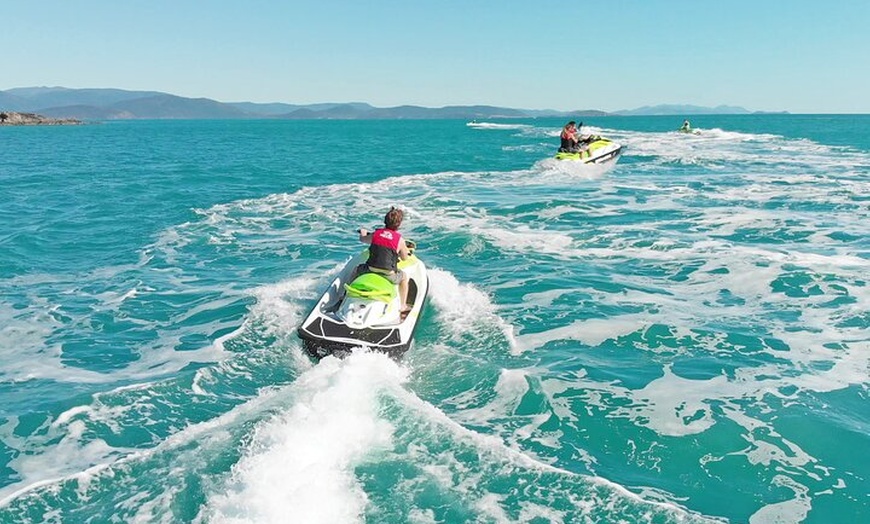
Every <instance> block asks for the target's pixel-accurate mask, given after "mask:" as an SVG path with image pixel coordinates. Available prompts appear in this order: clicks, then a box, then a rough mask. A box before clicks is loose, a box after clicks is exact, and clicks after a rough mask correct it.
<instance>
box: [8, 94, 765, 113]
mask: <svg viewBox="0 0 870 524" xmlns="http://www.w3.org/2000/svg"><path fill="white" fill-rule="evenodd" d="M0 111H18V112H30V113H38V114H40V115H45V116H49V117H53V118H76V119H80V120H126V119H194V120H196V119H257V118H274V119H295V120H303V119H305V120H310V119H334V120H377V119H384V120H386V119H448V118H452V119H467V120H474V119H477V120H481V119H491V118H539V117H540V118H543V117H563V118H571V117H588V116H611V115H616V116H620V115H699V114H749V113H750V111H747V110H746V109H743V108H742V107H733V106H718V107H714V108H710V107H699V106H685V105H660V106H654V107H641V108H638V109H633V110H630V111H616V112H614V113H607V112H605V111H597V110H593V109H587V110H577V111H556V110H549V109H542V110H530V109H511V108H507V107H494V106H486V105H474V106H446V107H440V108H431V107H420V106H397V107H373V106H371V105H369V104H366V103H360V102H352V103H321V104H308V105H295V104H284V103H278V102H276V103H269V104H259V103H254V102H218V101H216V100H211V99H209V98H185V97H181V96H176V95H171V94H169V93H161V92H159V91H126V90H123V89H108V88H107V89H69V88H65V87H19V88H14V89H8V90H6V91H0Z"/></svg>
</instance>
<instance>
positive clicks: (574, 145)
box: [559, 120, 580, 153]
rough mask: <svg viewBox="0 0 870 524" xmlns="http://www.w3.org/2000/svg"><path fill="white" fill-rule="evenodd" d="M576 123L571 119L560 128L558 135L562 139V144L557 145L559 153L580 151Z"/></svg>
mask: <svg viewBox="0 0 870 524" xmlns="http://www.w3.org/2000/svg"><path fill="white" fill-rule="evenodd" d="M577 134H578V131H577V123H576V122H574V121H573V120H571V121H570V122H568V123H567V124H565V127H563V128H562V133H561V134H560V135H559V137H560V138H561V139H562V145H560V146H559V152H560V153H577V152H579V151H580V138H579V137H578V136H577Z"/></svg>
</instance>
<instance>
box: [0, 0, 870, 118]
mask: <svg viewBox="0 0 870 524" xmlns="http://www.w3.org/2000/svg"><path fill="white" fill-rule="evenodd" d="M0 21H2V27H0V56H2V59H0V90H6V89H10V88H13V87H30V86H64V87H74V88H84V87H114V88H121V89H131V90H152V91H163V92H167V93H172V94H176V95H180V96H187V97H207V98H212V99H215V100H219V101H222V102H240V101H252V102H286V103H292V104H311V103H318V102H368V103H370V104H372V105H374V106H377V107H391V106H397V105H405V104H411V105H421V106H426V107H442V106H446V105H471V104H486V105H495V106H505V107H514V108H523V109H558V110H574V109H601V110H605V111H615V110H619V109H634V108H636V107H640V106H644V105H658V104H694V105H701V106H716V105H720V104H726V105H736V106H742V107H745V108H747V109H749V110H763V111H779V110H784V111H789V112H792V113H870V0H829V1H828V2H809V1H807V0H751V1H750V0H727V1H713V0H670V1H665V0H606V1H596V2H593V1H587V0H574V1H561V2H555V1H547V0H501V1H496V0H429V1H425V2H424V1H418V0H286V1H282V0H232V1H229V0H226V1H225V0H212V1H187V0H3V1H2V3H0Z"/></svg>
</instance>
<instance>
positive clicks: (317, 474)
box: [206, 353, 406, 524]
mask: <svg viewBox="0 0 870 524" xmlns="http://www.w3.org/2000/svg"><path fill="white" fill-rule="evenodd" d="M405 380H406V371H405V370H404V369H403V368H401V367H400V366H398V365H396V364H395V362H393V361H391V360H389V359H388V358H387V357H385V356H383V355H377V354H365V353H361V354H355V355H352V356H351V357H349V358H348V359H347V360H346V361H343V362H342V361H338V360H336V359H334V358H331V357H330V358H326V359H324V360H323V361H321V363H320V364H319V365H318V366H316V367H314V368H313V369H311V370H310V371H308V372H307V373H305V374H303V375H302V376H300V377H299V380H298V381H296V382H295V383H294V384H293V385H292V389H293V390H294V393H295V395H294V399H293V405H292V406H290V407H289V408H288V409H287V410H286V411H285V412H283V413H281V414H280V415H278V416H276V417H274V418H273V419H271V420H268V421H266V422H264V423H261V424H260V425H259V426H258V427H257V429H256V431H255V432H254V434H253V436H252V439H251V442H250V444H249V445H248V446H247V452H246V454H245V456H244V457H243V458H242V459H241V460H240V461H239V462H238V463H237V464H236V465H235V466H234V467H233V474H232V480H231V482H230V484H229V485H228V486H227V491H226V493H225V494H221V495H215V496H214V497H212V499H211V500H210V501H209V504H208V506H209V509H208V510H207V512H206V513H208V514H210V518H209V519H208V520H209V521H210V522H232V523H245V522H251V523H283V522H288V519H289V521H293V522H306V523H312V524H314V523H318V522H323V523H330V524H331V523H335V522H342V523H351V522H362V518H363V513H364V510H365V507H366V494H365V491H364V490H363V488H362V486H360V484H359V481H358V479H357V478H356V477H355V475H354V467H355V466H357V465H358V464H359V463H360V462H361V461H364V460H365V459H366V457H367V456H370V455H376V454H377V453H378V452H379V450H385V449H389V447H390V445H391V434H392V431H393V428H392V427H391V425H390V424H389V423H388V422H387V421H385V420H384V419H382V418H380V417H379V416H378V408H379V402H378V398H379V396H380V395H381V394H382V393H383V392H384V390H394V389H395V388H397V387H399V386H400V384H402V382H404V381H405Z"/></svg>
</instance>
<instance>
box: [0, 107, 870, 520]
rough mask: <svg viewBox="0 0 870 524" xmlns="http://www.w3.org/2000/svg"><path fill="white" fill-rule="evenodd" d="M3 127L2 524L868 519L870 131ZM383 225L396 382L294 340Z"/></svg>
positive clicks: (803, 126)
mask: <svg viewBox="0 0 870 524" xmlns="http://www.w3.org/2000/svg"><path fill="white" fill-rule="evenodd" d="M681 122H682V118H672V117H667V118H666V117H625V118H614V117H611V118H598V119H588V121H587V122H586V127H585V128H584V131H585V132H597V133H600V134H603V135H606V136H608V137H610V138H613V139H615V140H616V141H618V142H620V143H622V144H624V145H625V146H626V147H627V149H626V153H625V155H624V156H623V157H622V158H621V159H620V161H619V163H618V164H617V165H616V166H611V167H610V168H602V167H598V166H595V167H590V166H578V165H576V164H572V163H564V162H563V163H560V162H557V161H555V160H552V159H551V158H550V156H551V155H552V154H553V153H554V149H555V147H556V143H557V141H558V131H559V129H560V127H561V125H562V124H563V122H561V121H555V120H524V121H501V120H499V121H493V122H482V123H480V125H478V126H476V127H469V126H467V125H466V123H465V122H464V121H360V122H352V121H351V122H344V121H310V122H304V121H288V122H280V121H241V122H237V121H232V122H229V121H227V122H223V121H217V122H215V121H135V122H105V123H98V124H93V125H85V126H75V127H54V126H52V127H25V128H0V148H2V151H3V153H4V154H3V155H2V156H3V160H2V162H0V522H3V523H14V522H23V523H30V522H52V523H55V522H56V523H78V522H89V523H104V522H124V523H127V522H142V523H152V522H163V523H178V522H181V523H183V522H195V523H248V522H250V523H272V522H275V523H277V522H282V523H283V522H294V523H295V522H299V523H354V522H371V523H406V522H410V523H420V524H427V523H441V522H443V523H466V522H473V523H533V524H542V523H581V522H590V523H595V522H601V523H614V522H622V523H634V522H655V523H671V522H679V523H689V522H749V523H753V524H758V523H774V522H776V523H780V522H801V523H840V522H843V523H846V522H866V521H868V519H870V500H868V493H870V478H868V477H870V454H868V451H867V450H868V449H870V409H868V386H870V378H868V375H870V307H868V306H870V240H868V239H870V116H867V115H862V116H848V115H836V116H824V115H820V116H797V115H752V116H705V117H695V118H692V124H693V126H694V127H696V128H699V129H700V130H701V133H700V134H698V135H683V134H679V133H676V132H674V130H675V129H676V128H677V127H679V125H680V123H681ZM390 205H401V206H403V207H404V208H405V209H406V211H407V214H406V221H405V224H404V228H403V230H404V233H405V235H406V236H408V237H410V238H413V239H415V240H416V241H417V242H418V246H419V248H418V255H419V256H420V258H421V259H422V260H423V261H424V262H425V263H426V264H427V265H428V267H429V268H430V281H431V295H430V300H429V303H428V305H427V307H426V310H425V312H424V315H423V318H422V320H421V324H420V327H419V329H418V332H417V336H416V338H415V342H414V345H413V347H412V348H411V350H410V351H409V352H408V353H407V354H406V355H405V358H404V359H403V360H402V361H401V362H395V361H392V360H390V359H389V358H386V357H384V356H382V355H378V354H366V353H357V354H354V355H352V356H351V357H349V358H347V359H344V360H336V359H334V358H327V359H324V360H323V361H321V362H320V363H318V364H315V363H313V362H312V361H311V360H310V359H309V358H307V357H306V356H304V354H303V352H302V349H301V345H300V343H299V340H298V339H297V338H296V335H295V330H296V327H297V326H298V324H299V322H300V321H301V319H302V317H303V316H304V315H305V314H306V313H307V311H308V310H309V309H310V307H311V306H312V305H313V303H314V301H315V300H316V298H317V297H318V295H319V294H320V292H321V291H322V290H323V288H324V287H325V286H326V285H327V284H328V282H329V280H330V277H331V276H332V275H334V274H335V273H336V272H337V271H338V269H339V268H340V267H341V266H342V265H343V263H344V262H345V261H346V260H347V259H348V258H349V257H350V256H351V254H353V253H354V252H355V251H356V250H357V249H359V248H360V245H359V244H358V243H357V242H356V240H355V234H354V231H355V230H356V229H357V228H358V227H372V226H374V225H377V224H378V223H380V221H381V219H382V217H383V214H384V212H385V211H386V209H388V208H389V206H390Z"/></svg>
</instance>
